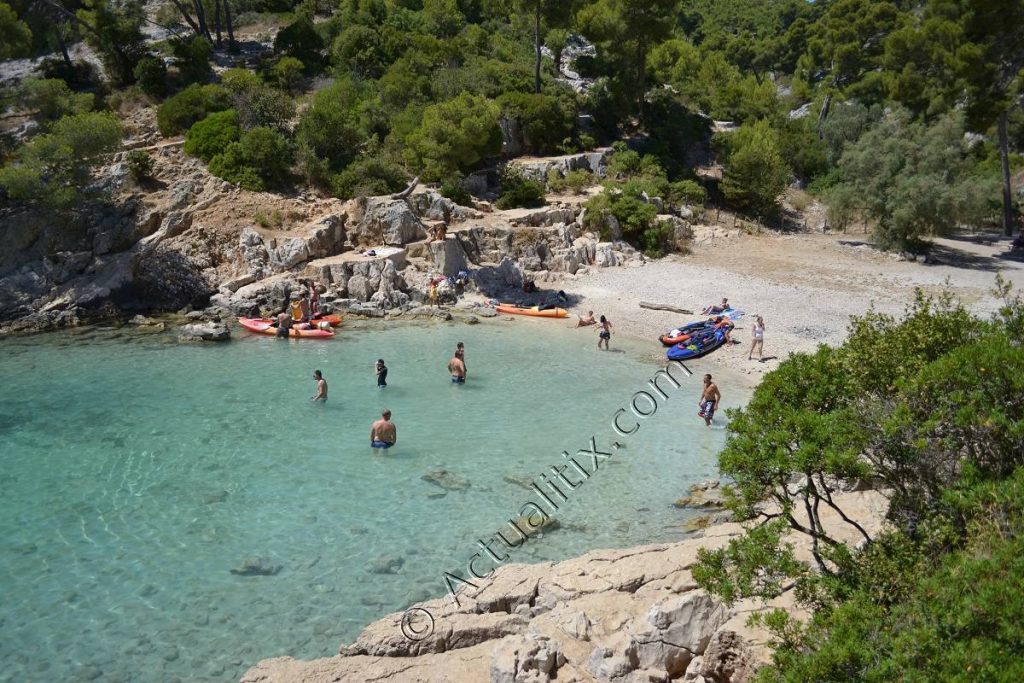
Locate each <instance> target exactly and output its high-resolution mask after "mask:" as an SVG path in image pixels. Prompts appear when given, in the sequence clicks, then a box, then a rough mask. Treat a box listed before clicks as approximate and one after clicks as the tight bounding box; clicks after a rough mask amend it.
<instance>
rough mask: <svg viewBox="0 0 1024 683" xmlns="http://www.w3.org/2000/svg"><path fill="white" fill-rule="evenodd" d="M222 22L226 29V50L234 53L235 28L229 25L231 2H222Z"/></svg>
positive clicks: (228, 0) (226, 0) (225, 0)
mask: <svg viewBox="0 0 1024 683" xmlns="http://www.w3.org/2000/svg"><path fill="white" fill-rule="evenodd" d="M224 20H225V21H226V22H227V29H228V50H229V51H230V52H234V51H235V27H234V25H233V24H232V23H231V0H224Z"/></svg>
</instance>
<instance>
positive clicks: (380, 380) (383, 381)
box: [377, 358, 388, 389]
mask: <svg viewBox="0 0 1024 683" xmlns="http://www.w3.org/2000/svg"><path fill="white" fill-rule="evenodd" d="M387 385H388V368H387V366H386V365H384V359H383V358H378V359H377V388H378V389H383V388H384V387H386V386H387Z"/></svg>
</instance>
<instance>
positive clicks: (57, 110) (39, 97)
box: [21, 78, 96, 122]
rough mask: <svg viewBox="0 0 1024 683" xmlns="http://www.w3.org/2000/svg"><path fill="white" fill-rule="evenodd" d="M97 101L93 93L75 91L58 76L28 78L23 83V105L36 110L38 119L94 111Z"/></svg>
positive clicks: (52, 119) (50, 119) (57, 117)
mask: <svg viewBox="0 0 1024 683" xmlns="http://www.w3.org/2000/svg"><path fill="white" fill-rule="evenodd" d="M95 103H96V96H95V95H93V94H92V93H76V92H73V91H72V90H71V88H69V87H68V85H67V83H65V82H64V81H62V80H59V79H56V78H26V79H25V81H24V82H23V83H22V84H21V105H22V106H24V107H25V108H26V109H28V110H30V111H33V112H35V119H36V120H37V121H41V122H48V121H56V120H57V119H59V118H61V117H62V116H69V115H73V114H83V113H85V112H87V111H92V109H93V107H94V106H95Z"/></svg>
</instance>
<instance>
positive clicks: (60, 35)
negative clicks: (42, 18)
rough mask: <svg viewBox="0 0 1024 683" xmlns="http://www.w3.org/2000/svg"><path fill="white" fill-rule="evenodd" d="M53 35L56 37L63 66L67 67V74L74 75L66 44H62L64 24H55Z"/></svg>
mask: <svg viewBox="0 0 1024 683" xmlns="http://www.w3.org/2000/svg"><path fill="white" fill-rule="evenodd" d="M54 35H55V36H56V37H57V47H58V48H60V55H61V57H63V58H64V64H66V65H67V67H68V73H74V68H75V65H74V64H73V63H72V62H71V55H70V54H68V44H67V43H66V42H64V24H63V23H59V24H57V30H56V31H54Z"/></svg>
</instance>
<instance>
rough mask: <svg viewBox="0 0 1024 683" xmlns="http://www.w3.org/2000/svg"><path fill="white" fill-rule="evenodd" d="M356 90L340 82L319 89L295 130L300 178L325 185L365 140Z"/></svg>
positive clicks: (348, 84)
mask: <svg viewBox="0 0 1024 683" xmlns="http://www.w3.org/2000/svg"><path fill="white" fill-rule="evenodd" d="M358 107H359V90H358V89H357V88H356V86H355V85H354V84H353V83H352V82H351V81H350V80H348V79H339V80H337V81H335V82H334V83H332V84H331V85H329V86H327V87H326V88H324V89H323V90H320V91H318V92H317V93H316V95H315V96H314V97H313V102H312V103H311V104H310V105H309V107H308V108H307V109H306V111H304V112H303V113H302V116H301V117H300V118H299V123H298V125H297V126H296V127H295V142H296V144H297V145H298V147H299V166H300V171H301V173H302V175H304V176H305V177H306V180H307V181H308V182H309V183H311V184H314V185H327V184H328V183H329V182H330V177H331V175H332V174H334V173H337V172H340V171H342V170H343V169H344V168H345V167H346V166H348V165H349V164H350V163H352V161H353V160H354V159H355V157H356V156H357V154H358V152H359V147H360V145H361V143H362V142H363V140H364V139H365V137H364V135H363V133H362V131H361V130H360V125H359V124H360V121H359V109H358Z"/></svg>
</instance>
